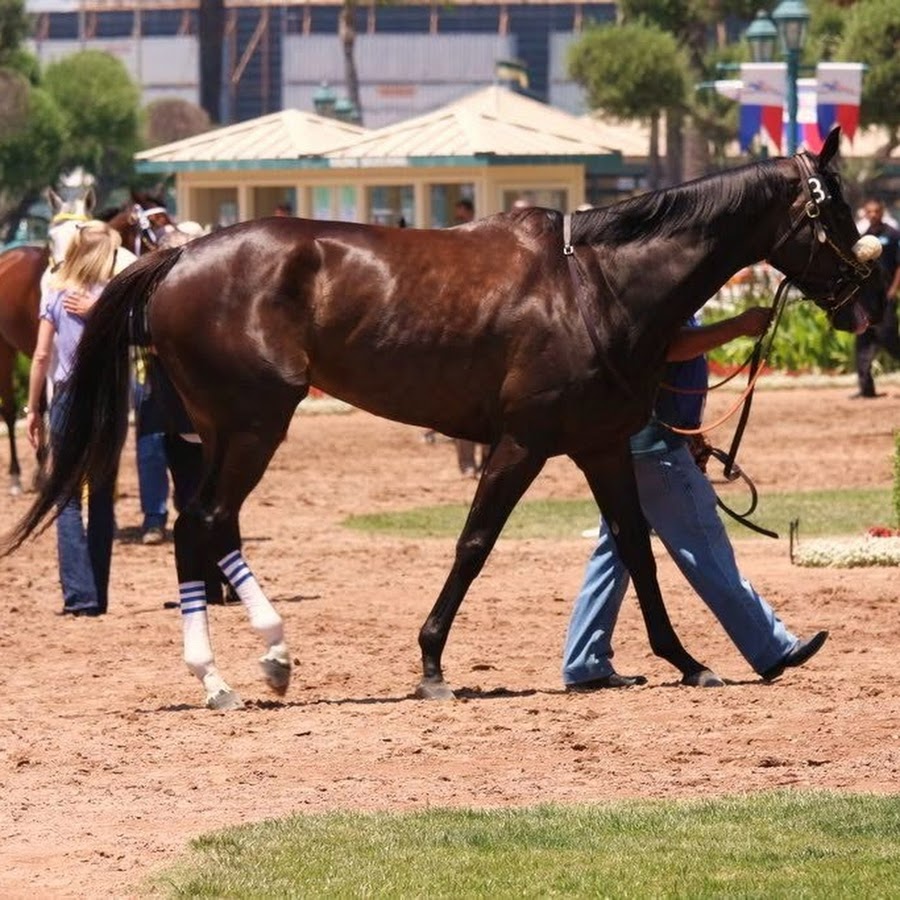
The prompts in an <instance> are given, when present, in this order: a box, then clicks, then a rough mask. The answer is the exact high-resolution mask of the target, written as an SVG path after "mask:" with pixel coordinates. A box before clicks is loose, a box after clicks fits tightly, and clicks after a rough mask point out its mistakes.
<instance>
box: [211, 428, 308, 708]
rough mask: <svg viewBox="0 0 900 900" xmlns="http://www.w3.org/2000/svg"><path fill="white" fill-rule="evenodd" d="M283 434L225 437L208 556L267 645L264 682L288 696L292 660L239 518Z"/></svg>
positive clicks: (267, 431) (213, 496)
mask: <svg viewBox="0 0 900 900" xmlns="http://www.w3.org/2000/svg"><path fill="white" fill-rule="evenodd" d="M285 430H286V423H284V424H280V425H279V426H278V427H275V428H271V429H263V428H261V429H260V430H259V431H257V432H255V433H249V432H243V433H240V434H232V435H229V437H228V438H227V444H226V445H225V446H224V447H223V448H222V452H221V454H220V456H219V460H220V462H219V465H218V466H217V469H218V477H217V481H216V486H215V489H214V491H213V492H212V493H207V497H208V500H209V505H208V506H207V509H208V516H207V527H208V529H209V547H210V552H211V553H212V558H213V559H215V560H216V562H217V563H218V566H219V569H220V570H221V571H222V574H223V575H224V576H225V578H226V579H227V580H228V583H229V584H230V585H231V587H232V589H233V590H234V592H235V594H237V596H238V597H239V598H240V600H241V603H242V604H243V605H244V608H245V610H246V611H247V615H248V618H249V620H250V626H251V628H253V630H254V631H256V632H257V634H259V636H260V637H261V638H262V640H263V642H264V644H265V646H266V652H265V653H264V654H263V655H262V656H261V657H260V660H259V664H260V667H261V668H262V672H263V676H264V678H265V680H266V682H267V684H268V685H269V687H270V688H271V689H272V690H273V691H274V692H275V693H276V694H278V695H279V696H283V695H284V694H285V693H286V692H287V689H288V686H289V685H290V681H291V656H290V653H289V651H288V647H287V643H286V641H285V636H284V622H283V621H282V618H281V616H280V615H279V614H278V612H277V611H276V609H275V607H274V606H273V605H272V603H271V602H270V600H269V598H268V597H267V596H266V594H265V592H264V591H263V589H262V587H261V586H260V584H259V582H258V581H257V579H256V576H255V575H254V574H253V571H252V570H251V569H250V566H249V565H248V563H247V561H246V559H245V558H244V554H243V551H242V549H241V538H240V528H239V523H238V514H239V512H240V508H241V506H242V504H243V502H244V500H245V499H246V497H247V495H248V494H249V493H250V491H252V490H253V488H254V487H255V486H256V484H257V483H258V482H259V479H260V478H261V477H262V475H263V472H265V470H266V467H267V466H268V464H269V462H270V461H271V459H272V456H273V455H274V453H275V450H276V449H277V447H278V445H279V443H280V442H281V440H282V438H283V436H284V433H285ZM203 493H204V492H203V491H201V494H203Z"/></svg>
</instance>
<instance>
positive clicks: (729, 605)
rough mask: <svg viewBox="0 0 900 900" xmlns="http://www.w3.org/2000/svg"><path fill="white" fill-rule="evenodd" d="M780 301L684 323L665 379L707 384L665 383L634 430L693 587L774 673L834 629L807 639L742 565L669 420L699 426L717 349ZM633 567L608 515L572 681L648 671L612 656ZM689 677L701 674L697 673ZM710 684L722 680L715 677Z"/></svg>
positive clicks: (664, 533) (658, 528) (665, 529)
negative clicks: (626, 666)
mask: <svg viewBox="0 0 900 900" xmlns="http://www.w3.org/2000/svg"><path fill="white" fill-rule="evenodd" d="M769 319H770V310H768V309H765V308H762V307H754V308H751V309H748V310H746V311H745V312H743V313H741V314H740V315H738V316H735V317H734V318H732V319H726V320H724V321H722V322H717V323H715V324H712V325H707V326H702V327H701V326H698V325H697V323H696V321H694V320H692V322H691V323H689V325H688V326H687V327H685V328H684V329H682V331H681V333H680V334H679V336H678V337H677V338H676V339H675V341H674V342H673V344H672V346H671V347H670V349H669V353H668V360H669V365H668V366H667V371H666V375H665V377H664V378H663V382H664V384H668V385H672V386H673V387H677V388H680V389H682V390H684V389H693V390H698V391H699V392H698V393H693V394H685V393H677V392H673V391H668V390H666V389H665V388H664V387H661V388H660V391H659V395H658V397H657V401H656V406H655V409H654V414H653V417H652V418H651V420H650V423H649V424H648V425H647V426H646V427H645V428H644V429H643V430H641V431H639V432H638V433H637V434H635V435H634V436H633V437H632V438H631V452H632V457H633V460H634V471H635V476H636V478H637V486H638V494H639V496H640V501H641V508H642V510H643V512H644V516H645V518H646V519H647V523H648V525H649V526H650V527H651V528H652V529H653V530H654V531H655V532H656V534H657V535H658V536H659V538H660V540H661V541H662V542H663V544H664V545H665V547H666V550H667V551H668V552H669V555H670V556H671V557H672V559H673V560H674V561H675V563H676V564H677V565H678V568H679V569H681V572H682V573H683V574H684V576H685V578H687V580H688V582H689V583H690V584H691V587H693V588H694V590H695V591H696V592H697V593H698V594H699V595H700V598H701V599H702V600H703V602H704V603H706V605H707V606H708V607H709V608H710V610H711V611H712V613H713V614H714V615H715V617H716V618H717V619H718V620H719V622H720V623H721V624H722V627H723V628H724V629H725V631H726V632H727V634H728V636H729V637H730V638H731V640H732V641H733V642H734V644H735V646H736V647H737V648H738V650H740V652H741V654H742V655H743V656H744V658H745V659H746V660H747V662H748V663H749V664H750V665H751V666H752V667H753V669H754V671H756V672H757V673H758V674H760V675H761V676H762V677H763V678H764V679H767V680H771V679H773V678H777V677H778V676H779V675H781V674H782V672H783V671H784V669H785V668H786V667H789V666H799V665H802V664H803V663H804V662H806V661H807V660H808V659H809V658H810V657H811V656H812V655H813V654H814V653H816V652H817V651H818V650H819V649H820V648H821V647H822V645H823V644H824V643H825V639H826V638H827V637H828V632H827V631H820V632H818V633H817V634H816V635H814V636H813V637H812V638H810V639H808V640H799V639H798V638H797V637H795V636H794V635H793V634H791V632H790V631H788V629H787V628H785V626H784V624H783V623H782V621H781V620H780V619H779V618H778V616H777V615H775V613H774V611H773V610H772V608H771V607H770V606H769V604H768V603H766V601H765V600H763V598H762V597H760V596H759V594H758V593H757V592H756V591H755V590H754V588H753V586H752V585H751V584H750V582H749V581H747V579H746V578H744V577H743V576H742V575H741V573H740V572H739V571H738V568H737V563H736V561H735V558H734V551H733V549H732V547H731V542H730V541H729V539H728V535H727V533H726V531H725V527H724V526H723V524H722V521H721V519H720V518H719V515H718V513H717V512H716V495H715V491H714V490H713V488H712V486H711V485H710V483H709V481H708V480H707V478H706V475H705V474H704V473H703V472H702V471H701V469H700V468H699V466H698V465H697V463H696V462H695V461H694V458H693V455H692V454H691V451H690V448H689V445H688V439H687V438H686V437H685V436H683V435H680V434H676V433H675V432H673V431H671V430H670V429H668V428H666V427H665V425H663V424H662V423H667V424H669V425H674V426H677V427H679V428H697V427H699V425H700V422H701V420H702V417H703V407H704V404H705V400H706V393H705V391H706V388H707V385H708V376H709V371H708V366H707V362H706V357H705V356H704V355H703V354H705V353H706V352H707V351H708V350H711V349H713V348H714V347H718V346H719V345H721V344H724V343H727V342H728V341H730V340H732V339H733V338H736V337H739V336H741V335H746V336H748V337H757V336H760V335H762V334H764V333H765V331H766V329H767V328H768V325H769ZM628 583H629V574H628V570H627V569H626V568H625V566H624V564H623V563H622V560H621V558H620V557H619V553H618V551H617V549H616V545H615V541H614V540H613V537H612V534H611V533H610V531H609V528H608V527H607V524H606V522H605V521H604V519H603V517H602V515H601V517H600V535H599V539H598V541H597V546H596V548H595V549H594V552H593V554H592V555H591V558H590V560H589V561H588V565H587V570H586V571H585V576H584V582H583V584H582V587H581V591H580V593H579V594H578V597H577V599H576V600H575V606H574V608H573V610H572V616H571V619H570V621H569V630H568V635H567V638H566V647H565V652H564V662H563V681H564V682H565V684H566V688H567V690H573V691H590V690H596V689H599V688H610V687H628V686H630V685H635V684H644V683H646V680H647V679H646V678H645V677H644V676H642V675H633V676H628V675H620V674H619V673H618V672H616V671H615V669H614V668H613V665H612V657H613V649H612V633H613V629H614V628H615V625H616V620H617V618H618V615H619V609H620V608H621V605H622V600H623V598H624V596H625V591H626V589H627V588H628ZM687 683H692V682H690V681H688V682H687ZM701 683H702V684H703V685H704V686H720V685H721V684H722V682H721V681H720V680H719V679H717V678H707V679H705V680H704V681H703V682H701Z"/></svg>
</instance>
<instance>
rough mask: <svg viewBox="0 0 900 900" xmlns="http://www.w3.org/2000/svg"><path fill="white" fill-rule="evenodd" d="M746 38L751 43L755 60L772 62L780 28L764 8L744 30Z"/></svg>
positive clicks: (751, 50) (752, 55) (751, 53)
mask: <svg viewBox="0 0 900 900" xmlns="http://www.w3.org/2000/svg"><path fill="white" fill-rule="evenodd" d="M744 38H745V39H746V41H747V43H748V44H749V45H750V56H751V57H753V62H772V59H773V57H774V56H775V45H776V44H777V43H778V29H777V28H776V27H775V23H774V22H773V21H772V20H771V19H770V18H769V14H768V13H767V12H766V11H765V10H764V9H761V10H759V12H757V14H756V18H755V19H754V20H753V21H752V22H751V23H750V27H749V28H748V29H747V30H746V31H745V32H744Z"/></svg>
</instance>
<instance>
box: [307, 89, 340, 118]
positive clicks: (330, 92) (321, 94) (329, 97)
mask: <svg viewBox="0 0 900 900" xmlns="http://www.w3.org/2000/svg"><path fill="white" fill-rule="evenodd" d="M312 101H313V106H314V107H315V110H316V112H317V113H318V114H319V115H320V116H328V117H331V116H332V115H334V106H335V103H336V102H337V94H336V93H335V92H334V88H333V87H332V86H331V85H330V84H329V83H328V82H327V81H323V82H322V83H321V84H320V85H319V86H318V87H317V88H316V90H315V93H313V98H312Z"/></svg>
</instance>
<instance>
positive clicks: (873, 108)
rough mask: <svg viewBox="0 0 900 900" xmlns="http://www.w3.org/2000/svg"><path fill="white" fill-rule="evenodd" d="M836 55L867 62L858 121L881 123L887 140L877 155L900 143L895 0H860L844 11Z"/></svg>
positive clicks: (899, 36)
mask: <svg viewBox="0 0 900 900" xmlns="http://www.w3.org/2000/svg"><path fill="white" fill-rule="evenodd" d="M837 58H838V59H841V60H846V61H848V62H861V63H865V64H866V65H867V66H868V69H867V71H866V73H865V75H864V76H863V87H862V103H861V106H860V124H862V125H863V126H867V125H881V126H882V127H884V128H886V129H887V131H888V142H887V144H886V145H885V146H884V147H883V148H881V150H880V152H879V156H881V157H887V156H889V155H890V153H891V151H892V150H893V149H894V148H895V147H897V146H898V144H900V100H898V98H900V15H898V5H897V0H862V2H859V3H857V4H856V5H855V6H853V7H851V8H850V9H849V10H848V12H847V20H846V24H845V26H844V37H843V40H842V41H841V43H840V45H839V47H838V51H837Z"/></svg>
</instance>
